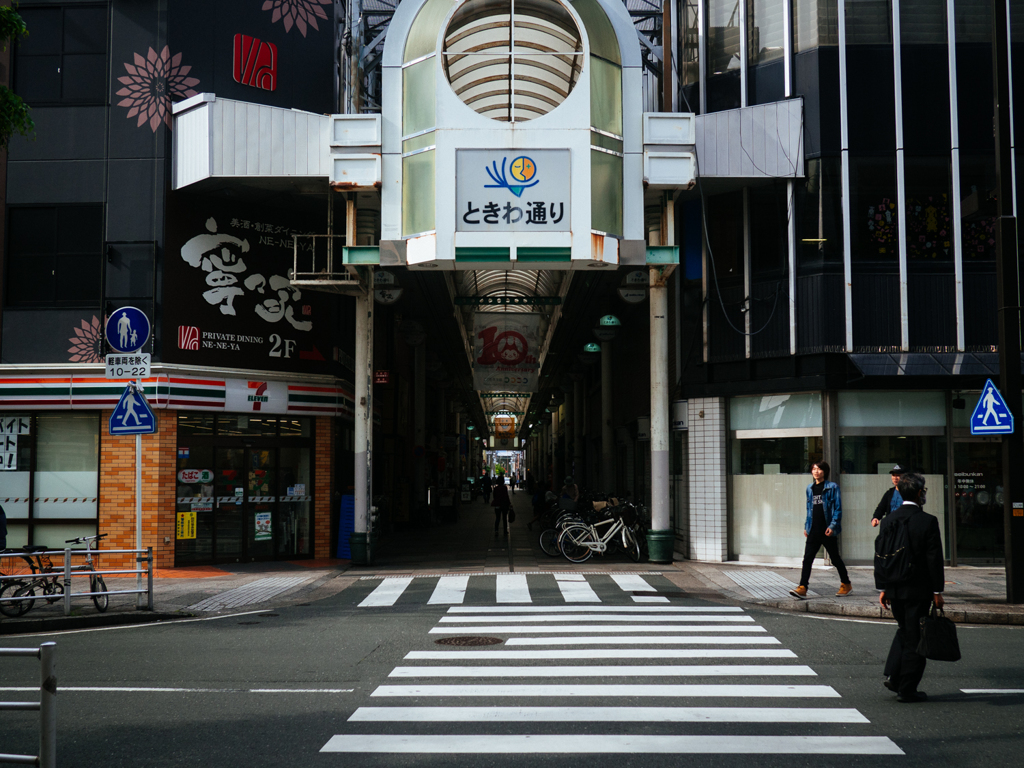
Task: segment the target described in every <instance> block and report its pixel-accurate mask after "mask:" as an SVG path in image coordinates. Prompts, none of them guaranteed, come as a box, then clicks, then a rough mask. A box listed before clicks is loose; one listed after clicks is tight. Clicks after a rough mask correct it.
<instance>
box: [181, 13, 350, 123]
mask: <svg viewBox="0 0 1024 768" xmlns="http://www.w3.org/2000/svg"><path fill="white" fill-rule="evenodd" d="M169 10H170V31H169V35H168V39H169V42H170V47H171V50H172V53H174V54H178V53H180V54H181V64H183V65H188V66H190V67H191V69H190V70H189V71H188V73H187V75H188V77H190V78H194V79H197V80H198V81H199V82H198V83H197V84H195V85H193V86H192V89H193V90H195V91H196V92H205V93H215V94H217V96H218V97H220V98H224V99H237V100H239V101H248V102H254V103H257V104H267V105H269V106H274V107H289V108H294V109H304V110H306V111H309V112H318V113H331V112H336V111H337V99H336V97H335V69H336V67H335V61H334V51H335V29H336V27H337V25H336V24H335V21H334V2H333V0H269V2H260V0H217V2H210V0H174V2H173V3H171V4H170V5H169Z"/></svg>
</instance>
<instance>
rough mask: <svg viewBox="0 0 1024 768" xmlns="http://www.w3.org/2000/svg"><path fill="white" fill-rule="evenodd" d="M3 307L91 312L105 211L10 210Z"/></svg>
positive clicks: (95, 297) (96, 289)
mask: <svg viewBox="0 0 1024 768" xmlns="http://www.w3.org/2000/svg"><path fill="white" fill-rule="evenodd" d="M7 217H8V232H9V235H8V247H7V306H9V307H44V308H45V307H95V306H97V305H98V304H99V301H100V271H101V254H102V251H103V206H100V205H67V206H47V207H26V208H20V207H19V208H10V209H8V212H7Z"/></svg>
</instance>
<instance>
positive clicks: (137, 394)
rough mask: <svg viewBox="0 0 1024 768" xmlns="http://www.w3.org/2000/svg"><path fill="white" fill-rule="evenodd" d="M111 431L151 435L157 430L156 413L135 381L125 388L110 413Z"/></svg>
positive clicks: (112, 433) (113, 433)
mask: <svg viewBox="0 0 1024 768" xmlns="http://www.w3.org/2000/svg"><path fill="white" fill-rule="evenodd" d="M109 431H110V434H111V435H149V434H152V433H153V432H156V414H154V413H153V409H152V408H150V407H149V403H148V402H147V401H146V396H145V395H143V394H142V390H140V389H139V388H138V387H136V386H135V384H134V383H131V384H129V385H128V386H127V387H125V388H124V393H123V394H122V395H121V399H120V400H118V401H117V406H116V407H115V408H114V412H113V413H112V414H110V423H109Z"/></svg>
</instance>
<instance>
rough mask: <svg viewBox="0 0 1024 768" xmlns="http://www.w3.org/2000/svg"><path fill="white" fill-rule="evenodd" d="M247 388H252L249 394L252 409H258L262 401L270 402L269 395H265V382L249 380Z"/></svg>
mask: <svg viewBox="0 0 1024 768" xmlns="http://www.w3.org/2000/svg"><path fill="white" fill-rule="evenodd" d="M249 389H251V390H253V392H251V393H250V394H249V402H250V403H252V409H253V410H254V411H258V410H260V406H261V404H262V403H269V402H270V396H269V395H267V382H265V381H250V382H249Z"/></svg>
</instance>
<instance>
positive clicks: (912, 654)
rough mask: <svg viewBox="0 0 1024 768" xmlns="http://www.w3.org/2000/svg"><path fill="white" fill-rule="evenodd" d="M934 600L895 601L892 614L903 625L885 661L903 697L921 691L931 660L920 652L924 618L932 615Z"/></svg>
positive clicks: (890, 677)
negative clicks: (926, 666) (918, 687)
mask: <svg viewBox="0 0 1024 768" xmlns="http://www.w3.org/2000/svg"><path fill="white" fill-rule="evenodd" d="M931 604H932V601H931V600H927V599H926V600H893V601H892V603H891V604H890V606H891V608H892V615H893V617H894V618H895V619H896V623H897V624H898V625H899V629H897V630H896V636H895V637H894V638H893V639H892V645H891V646H890V647H889V658H887V659H886V660H885V676H886V677H888V678H889V679H890V680H891V681H892V682H894V683H895V684H896V690H897V691H898V692H899V693H900V695H906V694H911V693H914V692H915V691H917V685H918V683H920V682H921V678H922V677H923V676H924V667H925V664H926V663H927V659H925V657H924V656H921V655H920V654H919V653H918V652H917V644H918V643H919V642H920V640H921V618H922V617H924V616H927V615H928V610H929V608H930V607H931Z"/></svg>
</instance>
